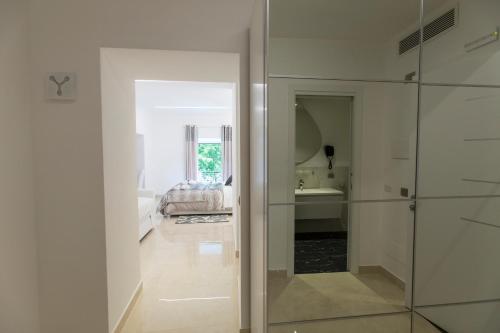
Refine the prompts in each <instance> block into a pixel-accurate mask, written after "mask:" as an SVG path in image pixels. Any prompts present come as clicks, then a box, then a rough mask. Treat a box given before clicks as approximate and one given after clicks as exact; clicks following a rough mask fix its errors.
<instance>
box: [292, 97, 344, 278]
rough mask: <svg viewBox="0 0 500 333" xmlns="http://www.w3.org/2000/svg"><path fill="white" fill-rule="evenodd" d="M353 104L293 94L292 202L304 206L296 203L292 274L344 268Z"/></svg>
mask: <svg viewBox="0 0 500 333" xmlns="http://www.w3.org/2000/svg"><path fill="white" fill-rule="evenodd" d="M351 106H352V98H350V97H343V96H328V95H297V96H296V111H295V128H296V131H295V164H296V174H295V175H296V179H295V184H296V188H295V201H296V202H302V203H308V205H302V206H300V205H299V206H296V207H295V250H294V257H295V258H294V261H295V265H294V271H295V274H301V273H302V274H303V273H325V272H345V271H347V266H348V262H347V261H348V260H347V257H348V256H347V252H348V244H347V243H348V242H347V241H348V230H349V211H348V206H347V205H345V204H342V203H343V202H345V201H346V200H347V199H348V198H349V188H350V168H351V128H350V127H351V118H350V117H351V108H352V107H351ZM292 147H293V146H292ZM326 201H332V202H334V204H333V205H329V206H325V205H320V206H317V205H310V204H311V203H314V202H323V203H324V202H326Z"/></svg>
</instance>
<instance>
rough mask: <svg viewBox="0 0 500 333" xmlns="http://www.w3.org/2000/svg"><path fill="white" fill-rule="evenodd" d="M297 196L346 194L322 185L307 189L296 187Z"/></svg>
mask: <svg viewBox="0 0 500 333" xmlns="http://www.w3.org/2000/svg"><path fill="white" fill-rule="evenodd" d="M295 195H296V196H332V195H335V196H336V195H339V196H340V195H344V192H342V191H340V190H337V189H334V188H329V187H320V188H305V189H302V190H301V189H298V188H296V189H295Z"/></svg>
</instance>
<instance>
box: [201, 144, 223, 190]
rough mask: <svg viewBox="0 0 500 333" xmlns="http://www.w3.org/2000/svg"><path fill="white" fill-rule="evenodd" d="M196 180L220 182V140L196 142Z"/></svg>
mask: <svg viewBox="0 0 500 333" xmlns="http://www.w3.org/2000/svg"><path fill="white" fill-rule="evenodd" d="M200 141H202V140H200ZM198 180H200V181H204V182H218V183H220V182H222V147H221V144H220V142H219V143H217V142H199V143H198Z"/></svg>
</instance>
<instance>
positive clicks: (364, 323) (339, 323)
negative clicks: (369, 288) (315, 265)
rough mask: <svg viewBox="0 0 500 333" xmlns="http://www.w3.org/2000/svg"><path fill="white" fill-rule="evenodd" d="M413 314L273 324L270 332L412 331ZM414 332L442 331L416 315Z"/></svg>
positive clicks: (396, 332) (371, 332) (374, 332)
mask: <svg viewBox="0 0 500 333" xmlns="http://www.w3.org/2000/svg"><path fill="white" fill-rule="evenodd" d="M411 321H412V319H411V314H410V313H401V314H391V315H380V316H373V317H364V318H355V319H335V320H321V321H313V322H306V323H297V324H285V325H272V326H270V327H269V331H268V332H269V333H290V332H297V333H335V332H342V333H411V332H412V330H411V326H412V323H411ZM413 333H440V331H439V330H438V329H436V328H434V327H433V326H432V325H430V324H429V323H428V322H427V321H426V320H425V319H423V318H421V317H419V316H418V315H415V317H414V323H413Z"/></svg>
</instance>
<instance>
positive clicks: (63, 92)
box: [46, 72, 76, 101]
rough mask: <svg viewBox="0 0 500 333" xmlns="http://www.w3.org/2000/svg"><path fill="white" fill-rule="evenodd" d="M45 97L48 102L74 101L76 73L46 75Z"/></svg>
mask: <svg viewBox="0 0 500 333" xmlns="http://www.w3.org/2000/svg"><path fill="white" fill-rule="evenodd" d="M46 97H47V99H49V100H61V101H73V100H75V99H76V73H65V72H56V73H48V74H47V78H46Z"/></svg>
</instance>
